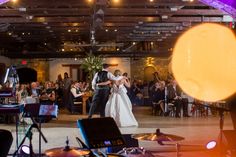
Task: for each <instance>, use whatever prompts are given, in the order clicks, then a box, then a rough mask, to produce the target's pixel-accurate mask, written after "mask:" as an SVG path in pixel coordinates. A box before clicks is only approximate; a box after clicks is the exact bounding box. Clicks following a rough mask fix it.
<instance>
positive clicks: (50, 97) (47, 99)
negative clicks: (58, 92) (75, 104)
mask: <svg viewBox="0 0 236 157" xmlns="http://www.w3.org/2000/svg"><path fill="white" fill-rule="evenodd" d="M39 100H40V104H43V105H52V104H54V103H55V100H56V96H55V91H54V89H53V87H52V83H51V82H46V83H45V88H44V89H43V91H42V92H41V94H40V97H39Z"/></svg>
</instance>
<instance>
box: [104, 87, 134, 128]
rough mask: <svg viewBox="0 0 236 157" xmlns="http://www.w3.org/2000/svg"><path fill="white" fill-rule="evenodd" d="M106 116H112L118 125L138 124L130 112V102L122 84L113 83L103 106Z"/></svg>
mask: <svg viewBox="0 0 236 157" xmlns="http://www.w3.org/2000/svg"><path fill="white" fill-rule="evenodd" d="M105 115H106V117H112V118H114V120H115V122H116V124H117V125H118V126H119V127H129V126H138V123H137V121H136V119H135V117H134V115H133V113H132V104H131V101H130V99H129V97H128V95H127V90H126V88H125V86H124V85H123V84H120V85H116V84H113V88H112V91H111V95H110V97H109V99H108V102H107V104H106V108H105Z"/></svg>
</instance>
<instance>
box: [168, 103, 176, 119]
mask: <svg viewBox="0 0 236 157" xmlns="http://www.w3.org/2000/svg"><path fill="white" fill-rule="evenodd" d="M167 108H168V112H169V116H171V117H174V116H175V114H176V107H175V105H174V104H173V103H167Z"/></svg>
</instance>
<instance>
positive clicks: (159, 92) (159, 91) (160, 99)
mask: <svg viewBox="0 0 236 157" xmlns="http://www.w3.org/2000/svg"><path fill="white" fill-rule="evenodd" d="M151 93H152V95H151V100H152V105H153V114H154V115H156V114H157V109H158V107H159V108H160V109H161V113H162V114H164V112H165V106H164V105H165V82H164V81H160V82H156V83H155V85H154V87H153V88H152V89H151Z"/></svg>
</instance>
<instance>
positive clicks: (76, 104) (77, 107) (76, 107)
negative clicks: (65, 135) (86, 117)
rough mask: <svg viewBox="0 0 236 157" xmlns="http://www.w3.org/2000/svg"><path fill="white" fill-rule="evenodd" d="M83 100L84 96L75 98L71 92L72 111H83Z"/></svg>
mask: <svg viewBox="0 0 236 157" xmlns="http://www.w3.org/2000/svg"><path fill="white" fill-rule="evenodd" d="M82 107H83V102H82V98H81V97H79V98H74V96H73V94H72V93H70V112H71V113H72V114H74V113H82Z"/></svg>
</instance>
